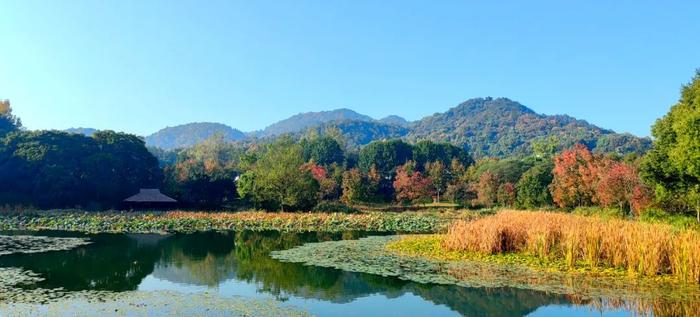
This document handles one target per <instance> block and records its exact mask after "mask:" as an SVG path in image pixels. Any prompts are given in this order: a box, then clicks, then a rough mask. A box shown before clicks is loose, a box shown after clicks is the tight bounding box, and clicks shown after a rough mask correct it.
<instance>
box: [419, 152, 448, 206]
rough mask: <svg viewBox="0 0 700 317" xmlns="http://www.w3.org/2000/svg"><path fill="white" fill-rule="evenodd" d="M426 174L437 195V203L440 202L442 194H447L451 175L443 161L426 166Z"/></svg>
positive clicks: (429, 163)
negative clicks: (446, 190)
mask: <svg viewBox="0 0 700 317" xmlns="http://www.w3.org/2000/svg"><path fill="white" fill-rule="evenodd" d="M425 173H426V174H427V176H428V178H429V179H430V184H431V186H432V187H433V190H434V191H435V193H436V195H437V202H438V203H439V202H440V193H443V192H445V189H446V187H447V184H448V183H449V174H448V171H447V169H446V168H445V164H443V163H442V162H441V161H435V162H432V163H431V162H428V163H426V164H425Z"/></svg>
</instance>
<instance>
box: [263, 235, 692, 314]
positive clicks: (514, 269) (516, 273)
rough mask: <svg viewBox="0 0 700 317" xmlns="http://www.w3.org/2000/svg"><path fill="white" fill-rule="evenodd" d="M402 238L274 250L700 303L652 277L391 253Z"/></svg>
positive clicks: (325, 260)
mask: <svg viewBox="0 0 700 317" xmlns="http://www.w3.org/2000/svg"><path fill="white" fill-rule="evenodd" d="M399 239H400V237H399V236H385V237H368V238H362V239H359V240H346V241H329V242H320V243H309V244H305V245H303V246H300V247H296V248H293V249H289V250H285V251H276V252H272V254H271V256H272V257H273V258H274V259H277V260H280V261H285V262H295V263H304V264H307V265H315V266H321V267H332V268H336V269H341V270H345V271H352V272H362V273H370V274H378V275H382V276H395V277H398V278H400V279H403V280H410V281H414V282H418V283H435V284H452V285H459V286H464V287H487V288H496V287H514V288H521V289H533V290H539V291H545V292H549V293H555V294H563V295H571V296H576V297H578V298H584V299H601V298H603V299H605V300H668V301H682V302H690V303H695V302H700V289H699V288H698V287H697V285H690V284H679V283H672V282H669V281H667V280H656V279H652V278H620V277H619V276H605V275H601V276H598V275H590V274H587V273H575V272H566V273H565V272H556V271H546V270H536V269H532V268H530V267H527V266H525V265H508V264H499V263H493V262H484V261H474V260H439V259H433V258H428V257H420V256H406V255H402V254H400V253H398V252H395V251H392V250H389V249H388V245H389V244H390V243H393V242H396V241H399Z"/></svg>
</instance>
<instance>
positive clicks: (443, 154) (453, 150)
mask: <svg viewBox="0 0 700 317" xmlns="http://www.w3.org/2000/svg"><path fill="white" fill-rule="evenodd" d="M413 159H414V160H415V161H416V165H417V166H418V167H419V168H423V167H424V166H426V164H427V163H430V162H441V163H442V165H443V166H448V165H449V164H450V162H452V160H453V159H456V160H458V161H459V162H460V163H461V164H462V165H464V166H469V165H471V164H473V163H474V160H473V159H472V158H471V156H469V153H467V151H465V150H464V149H463V148H460V147H457V146H454V145H452V144H449V143H435V142H432V141H419V142H417V143H416V144H415V145H414V146H413Z"/></svg>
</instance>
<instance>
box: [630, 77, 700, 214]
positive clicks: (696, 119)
mask: <svg viewBox="0 0 700 317" xmlns="http://www.w3.org/2000/svg"><path fill="white" fill-rule="evenodd" d="M652 135H653V136H654V146H653V149H652V150H651V151H649V152H648V153H647V155H646V156H645V158H644V161H643V164H642V175H643V177H644V178H645V179H646V180H648V181H649V182H650V183H652V184H653V185H654V187H655V191H656V196H657V200H658V201H659V202H660V203H662V204H665V205H667V206H672V208H674V209H676V210H677V211H685V210H692V209H694V210H695V212H696V216H697V218H698V221H699V222H700V199H698V195H697V193H699V192H700V71H698V72H697V73H696V75H695V77H694V78H693V80H692V81H691V82H690V83H689V84H687V85H685V86H683V89H682V90H681V98H680V100H679V101H678V103H677V104H676V105H674V106H673V107H671V110H670V111H669V112H668V113H667V114H666V115H665V116H664V117H663V118H661V119H659V120H658V121H656V123H655V124H654V126H653V127H652Z"/></svg>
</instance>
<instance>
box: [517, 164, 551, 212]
mask: <svg viewBox="0 0 700 317" xmlns="http://www.w3.org/2000/svg"><path fill="white" fill-rule="evenodd" d="M553 168H554V164H553V163H552V161H550V160H546V161H543V162H540V163H539V164H536V165H535V166H533V167H531V168H530V169H529V170H527V171H526V172H525V173H524V174H523V175H522V176H521V177H520V180H518V183H517V184H516V188H517V199H516V202H517V204H518V206H519V207H521V208H527V209H534V208H538V207H543V206H551V205H552V204H553V203H554V202H553V201H552V196H551V195H550V194H549V184H550V183H552V178H553V175H552V169H553Z"/></svg>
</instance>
